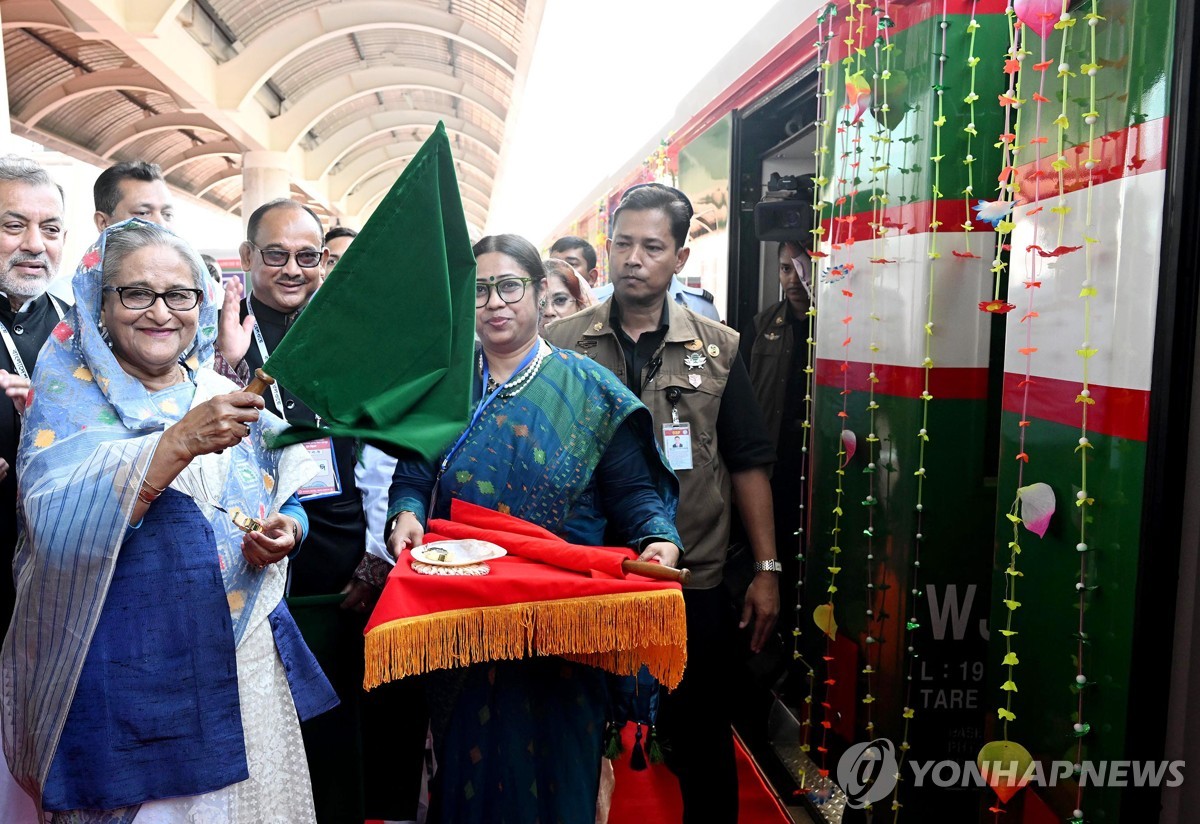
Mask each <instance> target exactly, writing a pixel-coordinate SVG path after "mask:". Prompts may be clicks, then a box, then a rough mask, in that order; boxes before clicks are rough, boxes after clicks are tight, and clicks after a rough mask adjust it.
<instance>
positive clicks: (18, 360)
mask: <svg viewBox="0 0 1200 824" xmlns="http://www.w3.org/2000/svg"><path fill="white" fill-rule="evenodd" d="M47 299H48V300H49V301H50V305H51V306H53V307H54V311H55V313H57V314H58V319H59V320H62V319H63V310H62V307H61V306H59V305H58V301H56V300H55V299H54V298H53V297H47ZM20 328H21V327H19V326H18V327H17V329H18V330H19V329H20ZM0 338H3V339H4V348H5V349H7V350H8V358H9V360H11V361H12V365H13V369H15V370H17V374H18V375H20V376H21V377H22V378H25V380H29V369H28V367H26V366H25V361H24V359H23V358H22V357H21V352H20V351H19V350H18V349H17V342H16V341H15V340H13V336H12V333H11V332H9V331H8V327H7V326H5V325H4V323H3V322H0Z"/></svg>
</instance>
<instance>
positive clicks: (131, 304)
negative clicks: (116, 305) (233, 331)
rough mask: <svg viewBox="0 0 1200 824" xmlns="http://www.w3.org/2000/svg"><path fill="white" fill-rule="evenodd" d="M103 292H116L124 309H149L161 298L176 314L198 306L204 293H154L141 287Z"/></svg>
mask: <svg viewBox="0 0 1200 824" xmlns="http://www.w3.org/2000/svg"><path fill="white" fill-rule="evenodd" d="M104 291H105V292H116V293H117V297H118V298H120V299H121V305H122V306H124V307H125V308H126V309H149V308H150V307H151V306H153V305H154V301H156V300H158V299H159V298H162V301H163V303H165V304H166V305H167V308H168V309H173V310H174V311H176V312H189V311H191V310H192V309H195V308H196V307H197V306H198V305H199V304H200V298H201V297H202V296H203V295H204V292H203V291H201V290H200V289H168V290H167V291H166V292H155V291H154V290H153V289H146V288H143V287H141V286H105V287H104Z"/></svg>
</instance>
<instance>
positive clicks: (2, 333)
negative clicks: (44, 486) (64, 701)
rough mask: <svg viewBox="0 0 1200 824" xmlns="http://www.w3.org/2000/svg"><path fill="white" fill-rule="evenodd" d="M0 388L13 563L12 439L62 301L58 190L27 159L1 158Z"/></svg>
mask: <svg viewBox="0 0 1200 824" xmlns="http://www.w3.org/2000/svg"><path fill="white" fill-rule="evenodd" d="M0 218H2V220H3V223H2V224H0V339H3V343H4V346H3V348H2V349H0V388H2V389H3V390H4V391H5V394H7V396H8V397H9V398H10V399H11V402H8V401H6V402H3V403H0V508H2V510H3V513H4V517H3V519H2V521H3V526H2V527H0V550H2V552H3V556H2V557H3V559H4V563H5V564H6V565H11V563H12V553H13V549H14V547H15V546H16V542H17V524H16V518H15V517H14V515H15V512H16V502H17V479H16V472H15V466H16V461H17V441H18V440H19V438H20V434H21V412H23V411H24V408H25V394H26V391H27V390H28V389H29V375H31V374H32V373H33V364H34V361H35V360H37V356H38V352H39V351H40V350H41V348H42V344H43V343H45V342H46V338H47V337H48V336H49V335H50V330H52V329H53V328H54V327H55V326H56V325H57V324H58V322H59V320H61V319H62V317H63V314H64V313H65V312H66V309H67V307H66V305H65V304H63V303H61V302H59V301H58V300H57V299H56V298H54V297H53V296H51V295H50V294H49V293H48V292H47V291H46V287H47V286H49V284H50V281H52V280H53V279H54V277H55V276H56V275H57V274H58V266H59V263H60V262H61V260H62V251H63V241H64V240H65V239H66V235H67V230H66V227H65V224H64V218H63V195H62V190H61V189H60V188H59V187H58V185H57V184H55V183H54V181H52V180H51V179H50V176H49V175H48V174H46V171H45V170H44V169H43V168H42V167H41V166H38V165H37V164H36V163H34V162H33V161H31V160H27V159H26V158H23V157H16V156H13V155H9V156H8V157H4V158H0ZM14 595H15V593H14V590H13V582H12V576H11V575H9V574H4V575H0V616H2V617H3V620H4V625H5V627H7V626H8V621H9V618H10V617H11V616H12V609H13V599H14Z"/></svg>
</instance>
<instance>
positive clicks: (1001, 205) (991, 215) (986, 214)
mask: <svg viewBox="0 0 1200 824" xmlns="http://www.w3.org/2000/svg"><path fill="white" fill-rule="evenodd" d="M1014 205H1015V204H1014V203H1013V201H1011V200H981V201H979V202H978V203H976V204H975V206H974V207H972V208H974V209H975V216H976V217H977V218H978V219H979V220H981V221H984V222H985V223H990V224H992V228H993V229H995V228H996V227H997V226H999V225H1000V221H1002V220H1004V218H1006V217H1008V214H1009V212H1011V211H1012V208H1013V206H1014Z"/></svg>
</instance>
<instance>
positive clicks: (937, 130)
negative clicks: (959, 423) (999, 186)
mask: <svg viewBox="0 0 1200 824" xmlns="http://www.w3.org/2000/svg"><path fill="white" fill-rule="evenodd" d="M937 26H938V30H939V40H938V50H937V51H936V52H934V56H935V57H936V58H937V61H938V65H937V82H936V83H934V84H933V86H932V89H933V94H934V99H935V101H936V104H937V117H936V118H935V119H934V121H933V129H934V148H933V152H934V153H933V155H932V156H931V157H930V161H931V162H932V163H933V183H932V186H931V190H930V194H931V198H930V199H931V203H932V210H931V214H930V221H929V251H928V252H927V257H928V260H929V266H928V268H929V278H928V281H927V296H926V315H925V325H924V331H925V336H924V348H923V358H922V361H921V367H922V370H923V376H922V377H923V382H922V389H921V394H920V395H919V396H918V397H919V398H920V400H921V428H920V429H919V430H917V432H916V437H917V469H916V471H915V472H914V473H913V474H914V475H915V476H916V478H917V496H916V498H917V502H916V506H915V510H916V517H915V519H914V521H915V525H914V532H913V560H912V571H911V573H910V576H909V585H910V589H909V591H910V593H911V594H912V596H913V597H912V612H911V614H910V616H909V618H908V620H907V621H906V622H905V630H906V632H907V633H908V638H907V643H906V645H905V658H906V660H905V695H904V708H903V709H902V710H901V719H900V720H901V737H900V744H899V747H898V749H899V751H900V754H899V756H898V757H897V760H898V764H899V769H897V780H896V785H895V787H894V788H893V790H892V820H893V822H895V821H899V819H900V810H901V808H902V806H903V805H902V804H901V803H900V789H901V786H902V785H903V783H904V779H903V774H904V762H905V760H907V758H908V750H909V748H910V747H911V744H910V743H909V736H910V730H911V727H912V721H913V719H914V718H915V717H916V710H915V709H914V708H913V706H912V705H913V703H914V702H913V689H914V685H913V684H914V682H913V675H914V673H915V671H916V663H917V659H918V657H919V653H918V652H917V649H916V643H915V642H916V632H917V630H918V629H920V627H921V623H920V619H919V618H918V616H917V614H916V610H917V604H918V603H919V596H920V593H921V587H920V577H921V547H922V545H923V543H924V541H925V530H924V524H925V480H926V477H927V473H926V466H925V462H926V447H927V446H928V444H929V402H930V401H932V400H933V394H932V393H931V392H930V380H931V377H932V372H933V337H934V324H933V318H934V308H935V301H934V297H935V288H934V287H935V284H936V278H937V273H938V271H939V269H940V266H939V263H938V262H939V261H940V260H941V257H942V255H941V252H940V251H939V249H938V239H939V234H940V232H939V230H940V229H941V227H942V221H941V220H940V219H939V217H938V208H939V205H940V203H941V200H942V198H943V194H942V189H941V185H942V160H944V159H945V155H944V154H943V150H942V128H943V127H944V126H945V125H946V110H945V92H946V91H947V90H948V87H947V85H946V60H947V52H946V49H947V45H946V43H947V33H948V31H949V29H950V21H949V20H948V12H947V3H946V0H942V13H941V19H940V20H938V23H937Z"/></svg>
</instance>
